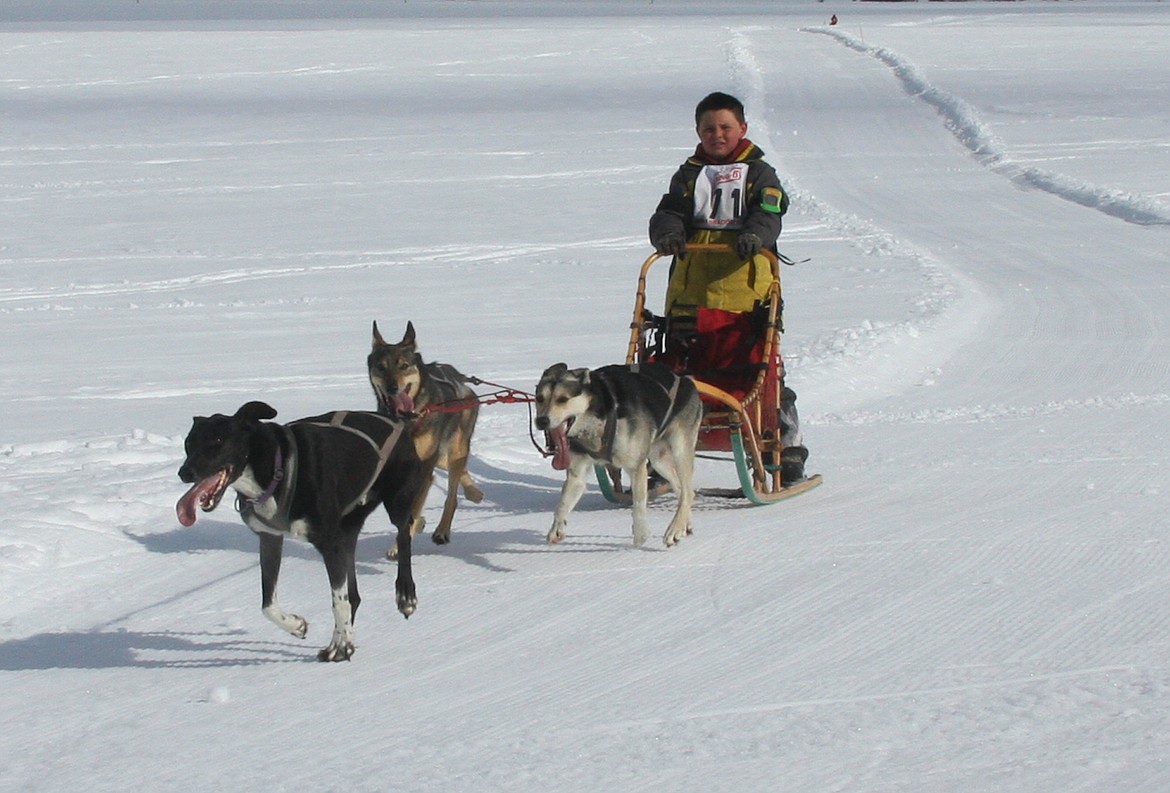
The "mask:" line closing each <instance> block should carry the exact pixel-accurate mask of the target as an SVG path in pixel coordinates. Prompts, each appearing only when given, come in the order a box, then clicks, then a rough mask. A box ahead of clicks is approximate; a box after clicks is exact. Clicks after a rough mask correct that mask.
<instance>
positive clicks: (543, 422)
mask: <svg viewBox="0 0 1170 793" xmlns="http://www.w3.org/2000/svg"><path fill="white" fill-rule="evenodd" d="M536 428H537V429H538V430H547V429H548V416H537V417H536Z"/></svg>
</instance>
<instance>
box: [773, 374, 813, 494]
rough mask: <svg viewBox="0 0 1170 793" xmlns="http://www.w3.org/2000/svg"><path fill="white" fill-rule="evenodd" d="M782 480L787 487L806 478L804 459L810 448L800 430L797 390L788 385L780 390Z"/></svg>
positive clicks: (806, 457)
mask: <svg viewBox="0 0 1170 793" xmlns="http://www.w3.org/2000/svg"><path fill="white" fill-rule="evenodd" d="M780 443H781V444H782V445H783V446H784V451H782V452H781V453H780V481H781V483H782V484H783V485H784V486H785V487H787V486H788V485H792V484H796V483H797V482H801V481H803V480H804V461H805V460H807V459H808V449H806V448H805V447H804V438H803V437H802V435H801V432H800V416H799V415H797V412H796V392H795V391H793V390H792V389H791V388H788V387H787V386H785V387H784V389H783V390H782V391H781V392H780Z"/></svg>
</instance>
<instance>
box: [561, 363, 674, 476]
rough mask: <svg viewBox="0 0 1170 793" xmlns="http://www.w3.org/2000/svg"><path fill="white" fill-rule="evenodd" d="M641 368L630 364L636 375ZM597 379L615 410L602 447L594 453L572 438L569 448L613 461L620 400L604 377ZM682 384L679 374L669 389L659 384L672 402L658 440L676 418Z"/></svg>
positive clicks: (660, 425) (602, 434) (663, 420)
mask: <svg viewBox="0 0 1170 793" xmlns="http://www.w3.org/2000/svg"><path fill="white" fill-rule="evenodd" d="M639 366H640V365H639V364H636V363H635V364H630V365H629V370H630V371H631V372H633V373H634V374H637V373H638V369H639ZM597 379H598V382H600V383H601V384H602V386H604V388H605V391H606V393H607V394H608V395H609V399H610V401H611V402H612V403H613V410H611V411H609V417H608V418H606V420H605V427H604V428H603V429H602V431H601V447H600V448H599V449H598V450H597V451H593V450H592V449H587V448H585V447H584V446H583V445H582V444H581V443H580V441H578V440H577V439H576V438H570V439H569V448H570V449H572V450H573V451H576V452H578V453H580V454H587V455H589V456H590V457H593V458H595V459H598V460H612V459H613V441H614V438H615V437H617V416H618V411H617V406H618V398H617V394H615V393H614V391H613V389H612V388H610V386H609V383H607V382H606V380H605V378H604V377H599V378H597ZM656 382H657V381H656ZM681 384H682V377H680V376H679V375H677V374H675V375H674V381H673V382H672V383H671V384H670V388H667V387H666V386H664V385H663V384H662V383H658V386H659V387H660V388H661V389H662V390H663V391H665V392H666V397H667V399H669V400H670V408H669V409H668V410H667V411H666V412H665V413H663V415H662V422H661V423H660V424H659V425H658V430H657V432H655V433H654V437H656V438H657V437H658V436H659V435H661V434H662V431H663V430H664V429H666V425H667V424H669V423H670V420H671V419H672V418H674V414H675V407H676V403H675V398H676V397H677V396H678V388H679V385H681Z"/></svg>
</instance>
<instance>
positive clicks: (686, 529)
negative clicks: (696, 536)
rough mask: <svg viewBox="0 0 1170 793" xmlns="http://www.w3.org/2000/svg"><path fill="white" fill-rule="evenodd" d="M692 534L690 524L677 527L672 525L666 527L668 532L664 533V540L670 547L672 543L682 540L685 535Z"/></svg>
mask: <svg viewBox="0 0 1170 793" xmlns="http://www.w3.org/2000/svg"><path fill="white" fill-rule="evenodd" d="M690 534H691V527H690V526H679V527H677V528H676V527H674V526H670V527H668V528H667V529H666V534H664V535H662V542H663V543H665V544H666V547H667V548H669V547H670V546H672V545H677V544H678V543H679V542H681V541H682V538H683V537H686V536H689V535H690Z"/></svg>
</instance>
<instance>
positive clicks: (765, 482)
mask: <svg viewBox="0 0 1170 793" xmlns="http://www.w3.org/2000/svg"><path fill="white" fill-rule="evenodd" d="M730 250H731V247H730V246H728V245H714V244H708V245H690V246H688V252H690V251H730ZM760 253H761V254H762V255H764V256H766V257H767V259H768V263H769V264H770V265H771V268H772V276H773V283H772V285H771V287H770V288H769V290H768V315H767V324H766V330H765V334H764V346H763V356H762V360H763V361H765V362H768V361H771V360H772V359H773V356H775V357H776V360H779V351H780V307H781V290H780V261H779V259H778V258H777V257H776V255H775V254H773V253H772V252H771V251H768V250H764V251H761V252H760ZM661 258H663V257H662V256H661V255H659V254H658V253H652V254H651V255H650V256H649V257H647V259H646V260H645V261H644V262H643V263H642V270H641V272H640V273H639V275H638V291H637V295H636V297H635V299H634V316H633V319H632V321H631V322H630V341H629V345H628V347H627V349H626V363H627V364H634V363H645V362H646V361H647V360H649V357H650V351H649V350H648V349H647V348H646V339H647V335H648V331H649V330H650V328H649V327H648V320H647V312H646V281H647V276H648V274H649V272H650V268H651V266H653V265H654V263H655V262H657V261H658V260H659V259H661ZM770 378H771V382H769V380H770ZM692 379H693V380H694V382H695V386H696V388H698V390H699V394H700V396H702V397H703V403H704V407H705V410H704V414H703V423H702V425H701V426H700V428H699V446H698V448H699V450H700V451H706V450H709V449H710V447H709V446H706V445H705V444H704V438H705V436H707V435H715V434H719V435H722V434H723V433H726V437H727V439H728V445H729V447H730V448H729V449H727V450H724V451H729V452H730V454H731V459H732V460H734V462H735V467H736V473H737V475H738V480H739V488H738V489H722V490H719V489H700V490H699V491H698V492H699V493H700V494H701V495H713V496H724V497H729V498H745V499H747V500H748V501H749V502H751V503H752V504H772V503H775V502H777V501H782V500H784V499H786V498H791V497H792V496H795V495H799V494H800V493H804V492H807V491H809V490H812V489H813V488H814V487H817V486H818V485H820V484H821V482H822V479H821V475H820V474H814V475H812V476H809V477H807V478H805V479H802V480H801V481H799V482H796V483H794V484H786V483H785V482H783V481H782V479H781V466H780V456H781V452H783V450H784V447H783V445H782V443H781V439H780V433H779V432H778V431H775V432H774V431H772V430H764V431H761V428H763V427H766V426H767V424H768V422H766V421H765V420H764V415H765V414H764V411H771V412H772V415H775V414H776V411H778V410H779V407H780V392H781V387H782V386H783V383H782V382H780V380H781V379H782V378H781V377H780V375H779V374H778V373H777V371H776V369H775V368H774V367H770V366H762V367H760V370H759V372H758V373H757V375H756V377H755V380H754V382H752V383H751V384H750V386H749V388H748V389H747V391H746V392H745V393H744V394H743V396H742V397H737V396H735V395H733V394H731V393H728V392H727V391H725V390H724V389H722V388H719V387H718V386H716V385H713V384H711V383H707V382H704V381H702V380H700V379H698V378H694V377H692ZM769 386H770V387H769ZM595 469H596V471H595V472H596V475H597V482H598V485H599V486H600V488H601V492H602V495H604V496H605V498H606V499H607V500H609V501H612V502H614V503H621V504H628V503H630V500H631V496H630V491H629V489H628V488H624V487H623V486H622V482H621V471H620V470H617V469H614V468H612V467H609V466H603V465H597V466H595Z"/></svg>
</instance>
